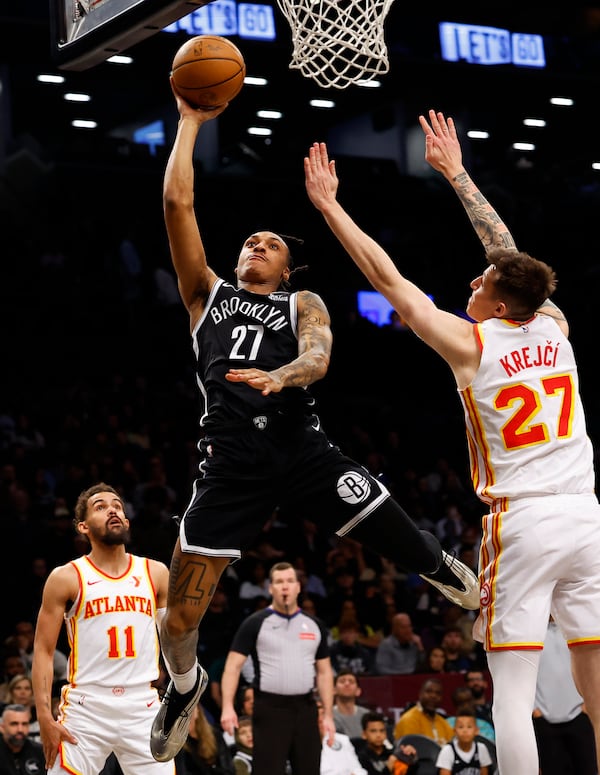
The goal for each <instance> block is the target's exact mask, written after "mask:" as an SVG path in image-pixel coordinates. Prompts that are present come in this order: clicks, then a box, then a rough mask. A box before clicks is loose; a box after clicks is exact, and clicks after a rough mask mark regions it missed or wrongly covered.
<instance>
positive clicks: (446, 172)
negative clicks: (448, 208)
mask: <svg viewBox="0 0 600 775" xmlns="http://www.w3.org/2000/svg"><path fill="white" fill-rule="evenodd" d="M419 123H420V124H421V128H422V129H423V132H424V133H425V160H426V161H427V162H428V163H429V164H430V165H431V166H432V167H433V169H434V170H437V171H438V172H441V173H442V175H443V176H444V177H445V178H446V180H447V181H448V182H449V183H450V185H451V186H452V188H453V189H454V190H455V191H456V194H457V196H458V198H459V199H460V201H461V202H462V205H463V207H464V208H465V210H466V212H467V215H468V216H469V220H470V221H471V223H472V225H473V228H474V229H475V233H476V234H477V236H478V237H479V239H480V240H481V243H482V244H483V247H484V248H485V250H486V251H488V250H489V249H490V248H495V247H501V248H509V249H514V250H516V245H515V241H514V239H513V237H512V234H511V233H510V231H509V230H508V227H507V226H506V224H505V223H504V221H503V220H502V218H500V216H499V215H498V213H497V212H496V211H495V210H494V208H493V207H492V205H491V204H490V203H489V202H488V200H487V199H486V198H485V197H484V195H483V194H482V193H481V191H480V190H479V189H478V188H477V186H476V185H475V183H474V182H473V181H472V180H471V177H470V176H469V174H468V172H467V171H466V170H465V168H464V166H463V163H462V152H461V148H460V143H459V141H458V136H457V134H456V127H455V125H454V121H453V120H452V119H451V118H448V119H446V118H445V117H444V115H443V113H436V112H435V111H434V110H430V111H429V123H428V122H427V119H426V118H425V117H424V116H419Z"/></svg>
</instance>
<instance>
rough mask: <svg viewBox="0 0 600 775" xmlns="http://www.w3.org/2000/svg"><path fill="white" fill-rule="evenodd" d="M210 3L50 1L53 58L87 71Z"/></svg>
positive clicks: (204, 0) (202, 0) (60, 64)
mask: <svg viewBox="0 0 600 775" xmlns="http://www.w3.org/2000/svg"><path fill="white" fill-rule="evenodd" d="M211 1H212V0H50V35H51V46H52V56H53V59H54V61H55V62H56V64H57V66H58V67H59V68H61V69H64V70H86V69H88V68H89V67H92V66H93V65H96V64H98V63H100V62H103V61H105V60H106V59H108V58H109V57H111V56H113V55H114V54H118V53H119V52H121V51H123V50H124V49H126V48H129V47H130V46H133V45H134V44H135V43H138V42H139V41H141V40H143V39H144V38H148V37H150V36H151V35H154V34H155V33H156V32H159V31H160V30H161V29H162V28H163V27H166V26H167V25H169V24H171V23H172V22H174V21H176V20H177V19H181V18H182V17H183V16H185V15H186V14H189V13H191V12H192V11H194V10H195V9H196V8H199V7H200V6H203V5H208V3H210V2H211Z"/></svg>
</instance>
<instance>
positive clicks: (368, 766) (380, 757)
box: [358, 711, 417, 775]
mask: <svg viewBox="0 0 600 775" xmlns="http://www.w3.org/2000/svg"><path fill="white" fill-rule="evenodd" d="M361 722H362V728H363V732H362V744H360V745H358V761H359V762H360V763H361V765H362V766H363V767H364V768H365V770H366V771H367V773H368V775H381V773H382V772H383V773H385V772H389V773H391V775H405V773H406V772H407V771H408V768H409V766H410V765H411V764H414V763H415V761H416V759H417V751H416V749H415V748H414V746H412V745H398V746H396V749H394V746H393V744H392V743H391V742H390V740H389V739H388V735H387V728H386V723H385V717H384V716H383V715H382V714H381V713H377V712H375V711H369V712H368V713H365V714H364V716H363V717H362V719H361Z"/></svg>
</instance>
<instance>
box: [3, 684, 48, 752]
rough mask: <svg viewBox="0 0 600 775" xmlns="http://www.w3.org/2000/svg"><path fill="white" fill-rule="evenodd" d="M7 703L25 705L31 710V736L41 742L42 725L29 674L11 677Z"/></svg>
mask: <svg viewBox="0 0 600 775" xmlns="http://www.w3.org/2000/svg"><path fill="white" fill-rule="evenodd" d="M7 705H24V706H25V707H26V708H27V709H28V710H29V736H30V738H31V739H32V740H35V741H36V743H40V742H41V738H40V725H39V723H38V720H37V713H36V711H35V701H34V697H33V684H32V683H31V678H30V677H29V676H28V675H15V676H13V677H12V678H11V679H10V682H9V684H8V703H7Z"/></svg>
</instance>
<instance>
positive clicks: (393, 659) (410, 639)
mask: <svg viewBox="0 0 600 775" xmlns="http://www.w3.org/2000/svg"><path fill="white" fill-rule="evenodd" d="M423 653H424V651H423V644H422V642H421V638H420V637H419V636H418V635H417V633H416V632H414V630H413V628H412V622H411V619H410V616H409V615H408V614H406V613H399V614H395V615H394V617H393V618H392V632H391V634H390V635H388V636H387V637H386V638H384V639H383V640H382V641H381V643H380V644H379V646H378V647H377V651H376V654H375V673H376V674H377V675H406V674H407V673H415V672H417V669H418V667H419V665H420V662H421V661H422V658H423Z"/></svg>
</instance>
